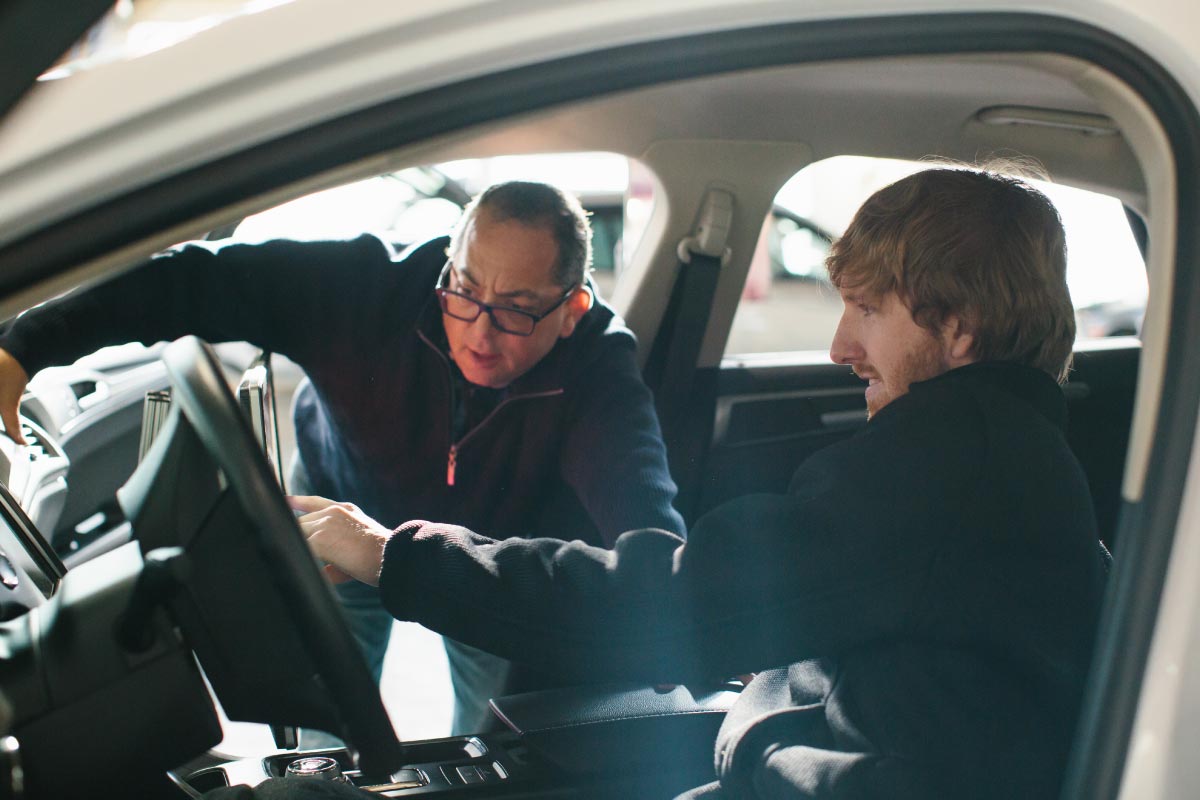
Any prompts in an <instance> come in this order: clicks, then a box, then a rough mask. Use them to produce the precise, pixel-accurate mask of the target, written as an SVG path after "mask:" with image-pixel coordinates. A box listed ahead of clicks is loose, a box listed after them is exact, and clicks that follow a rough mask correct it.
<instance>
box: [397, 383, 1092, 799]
mask: <svg viewBox="0 0 1200 800" xmlns="http://www.w3.org/2000/svg"><path fill="white" fill-rule="evenodd" d="M1064 418H1065V402H1064V399H1063V396H1062V392H1061V391H1060V389H1059V388H1058V387H1057V385H1056V384H1055V383H1054V381H1053V380H1052V379H1051V378H1049V377H1048V376H1047V375H1045V374H1044V373H1041V372H1038V371H1036V370H1032V369H1029V368H1026V367H1021V366H1016V365H1011V364H999V363H990V364H975V365H971V366H968V367H963V368H960V369H957V370H953V371H951V372H948V373H946V374H945V375H942V376H940V377H937V378H934V379H933V380H930V381H926V382H922V383H918V384H915V385H913V387H912V389H911V391H910V393H909V394H907V395H905V396H903V397H901V398H898V399H897V400H895V401H894V402H892V403H891V404H889V405H888V406H887V407H885V408H884V409H883V410H881V411H880V412H879V413H878V414H877V415H876V416H875V418H874V419H872V421H871V422H870V423H869V424H868V425H867V427H866V429H865V430H864V431H863V432H861V433H860V434H859V435H856V436H854V437H853V438H851V439H849V440H847V441H845V442H842V443H839V444H837V445H833V446H831V447H829V448H826V449H825V450H823V451H821V452H819V453H817V454H815V455H814V456H813V457H811V458H810V459H809V460H808V461H806V462H805V464H804V465H802V466H801V468H800V469H799V470H798V471H797V473H796V475H795V477H794V478H793V480H792V484H791V487H790V491H789V493H788V494H786V495H778V496H777V495H753V496H748V497H744V498H741V499H738V500H735V501H733V502H731V503H728V504H726V505H724V506H722V507H720V508H718V509H715V510H714V511H712V512H711V513H709V514H708V515H706V516H705V517H704V518H702V519H701V520H700V521H698V522H697V524H696V525H695V526H693V528H692V530H691V533H690V537H689V541H688V543H687V544H686V545H684V543H683V542H682V540H680V539H679V538H678V537H676V536H673V535H671V534H669V533H666V532H663V531H656V530H638V531H631V532H628V533H626V534H624V535H623V536H622V537H621V538H620V539H619V540H618V541H617V544H616V547H615V548H614V549H613V550H611V551H605V550H600V549H596V548H591V547H587V546H585V545H583V544H581V543H578V542H567V543H564V542H562V541H553V540H549V539H542V540H527V541H505V542H493V541H491V540H488V539H486V538H483V537H481V536H478V535H477V534H474V533H472V532H470V531H467V530H464V529H461V528H454V527H449V526H444V525H437V524H430V523H410V524H408V525H405V526H401V527H400V528H399V529H398V530H397V533H396V534H395V535H394V536H393V537H392V539H391V540H390V541H389V543H388V546H387V550H386V556H385V559H384V567H383V572H382V575H381V589H382V592H383V598H384V603H385V605H386V606H387V607H388V608H389V610H390V611H391V612H392V613H393V614H394V615H396V616H397V617H399V618H401V619H411V620H416V621H418V622H421V623H423V624H425V625H427V626H429V627H431V628H433V629H435V630H438V631H440V632H443V633H446V634H448V635H451V636H453V637H454V638H456V639H459V640H461V641H465V642H467V643H469V644H473V645H476V646H479V647H483V648H486V649H489V650H492V651H494V652H496V653H498V654H500V655H504V656H507V657H509V658H514V659H526V660H529V661H533V662H535V663H540V664H544V665H546V666H548V667H549V668H551V669H553V670H557V671H559V672H561V673H563V674H570V675H577V676H587V677H592V678H599V679H613V678H621V677H625V678H636V679H646V680H653V681H689V680H703V679H710V678H720V677H726V676H731V675H734V674H739V673H743V672H749V671H758V670H771V671H768V672H766V673H765V674H762V675H760V676H759V677H758V678H757V679H756V680H755V681H754V682H753V683H751V685H750V687H749V688H748V690H747V691H746V692H745V693H744V694H743V696H742V698H741V699H740V700H739V702H738V704H737V705H736V706H735V708H734V710H733V711H732V712H731V713H730V714H729V716H728V718H727V720H726V722H725V725H724V727H723V729H722V733H721V736H720V738H719V741H718V750H717V754H716V769H717V775H718V776H719V777H720V779H721V781H722V784H723V786H724V788H725V789H726V790H727V791H729V792H730V793H731V794H733V795H734V796H746V797H852V798H860V797H863V798H865V797H879V798H884V797H887V798H897V797H899V798H907V797H912V798H918V797H920V798H928V797H972V798H975V797H988V798H990V797H995V798H1013V797H1021V798H1042V797H1045V798H1049V797H1054V796H1056V793H1057V787H1058V784H1059V782H1060V780H1061V775H1062V770H1063V768H1064V765H1065V761H1066V756H1067V752H1068V748H1069V745H1070V739H1071V733H1072V727H1073V724H1074V719H1075V716H1076V714H1077V711H1078V708H1079V703H1080V699H1081V693H1082V688H1083V683H1084V678H1085V675H1086V671H1087V667H1088V663H1089V658H1090V649H1091V643H1092V639H1093V635H1094V633H1095V626H1096V620H1097V615H1098V609H1099V605H1100V598H1101V594H1102V592H1103V585H1104V576H1105V571H1106V560H1105V554H1104V553H1103V550H1102V548H1101V547H1100V546H1099V544H1098V541H1097V536H1096V526H1095V521H1094V518H1093V515H1092V510H1091V509H1092V505H1091V501H1090V498H1089V494H1088V489H1087V483H1086V481H1085V479H1084V475H1083V472H1082V470H1081V468H1080V466H1079V464H1078V462H1077V461H1076V460H1075V458H1074V456H1073V455H1072V454H1071V452H1070V450H1069V449H1068V447H1067V444H1066V442H1065V440H1064V438H1063V435H1062V425H1063V423H1064ZM450 587H453V589H452V590H451V588H450ZM789 665H790V666H789Z"/></svg>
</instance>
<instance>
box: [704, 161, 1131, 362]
mask: <svg viewBox="0 0 1200 800" xmlns="http://www.w3.org/2000/svg"><path fill="white" fill-rule="evenodd" d="M929 166H930V164H927V163H920V162H912V161H896V160H890V159H878V158H866V157H859V156H838V157H836V158H830V159H826V160H824V161H819V162H816V163H814V164H811V165H809V166H808V167H805V168H804V169H803V170H801V171H800V172H799V173H797V174H796V175H795V176H794V177H793V178H792V179H791V180H789V181H788V182H787V183H786V184H785V185H784V186H783V188H782V189H780V191H779V193H778V194H777V195H776V197H775V205H774V209H773V211H772V213H771V214H770V215H769V216H768V218H767V219H766V220H765V222H764V224H763V229H762V234H761V236H760V238H759V242H758V247H757V248H756V250H755V254H754V257H753V260H752V262H751V267H750V271H749V274H748V275H747V278H746V285H745V288H744V290H743V292H742V299H741V303H740V304H739V306H738V310H737V314H736V315H735V317H734V320H733V328H732V330H731V331H730V334H729V340H728V342H727V343H726V348H725V352H726V355H730V356H733V355H747V354H754V353H771V352H791V351H809V350H812V351H826V350H828V348H829V343H830V342H831V341H832V339H833V333H834V329H835V328H836V327H837V321H838V318H839V317H840V315H841V300H840V299H839V297H838V294H837V292H836V291H835V290H834V289H833V287H832V286H831V285H830V284H829V280H828V276H827V275H826V272H825V265H824V259H825V256H826V255H827V254H828V250H829V245H830V244H831V243H832V241H833V240H834V239H835V238H836V237H837V236H840V235H841V234H842V232H843V231H845V229H846V226H847V225H848V224H849V223H850V219H851V217H853V215H854V212H855V211H856V210H857V209H858V207H859V206H860V205H861V204H862V203H863V201H865V200H866V199H867V197H869V196H870V195H871V194H872V193H873V192H875V191H876V190H878V189H880V188H882V187H883V186H886V185H887V184H889V183H892V182H893V181H896V180H899V179H900V178H903V177H904V176H906V175H910V174H912V173H913V172H916V171H918V170H921V169H927V168H929ZM1031 183H1032V184H1034V185H1035V186H1036V187H1037V188H1038V189H1040V190H1041V191H1043V192H1045V193H1046V195H1047V196H1048V197H1049V198H1050V200H1051V201H1052V202H1053V203H1054V205H1055V207H1056V208H1057V209H1058V212H1059V215H1060V216H1061V217H1062V221H1063V227H1064V229H1065V230H1066V234H1067V284H1068V286H1069V287H1070V290H1071V298H1072V300H1073V301H1074V303H1075V309H1076V322H1077V326H1078V337H1077V338H1078V339H1089V338H1098V337H1104V336H1120V335H1136V334H1137V333H1138V332H1139V331H1140V329H1141V322H1142V315H1143V312H1144V310H1145V306H1146V294H1147V285H1146V268H1145V263H1144V262H1143V259H1142V255H1141V252H1140V251H1139V250H1138V247H1137V243H1136V240H1135V239H1134V237H1133V232H1132V230H1131V228H1130V226H1129V223H1128V220H1127V218H1126V216H1125V210H1124V208H1123V206H1122V205H1121V203H1120V201H1119V200H1117V199H1116V198H1113V197H1108V196H1105V195H1102V194H1097V193H1095V192H1088V191H1084V190H1082V189H1075V188H1071V187H1068V186H1059V185H1056V184H1053V183H1046V182H1043V181H1031Z"/></svg>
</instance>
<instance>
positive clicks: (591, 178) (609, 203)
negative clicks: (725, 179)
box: [232, 153, 653, 297]
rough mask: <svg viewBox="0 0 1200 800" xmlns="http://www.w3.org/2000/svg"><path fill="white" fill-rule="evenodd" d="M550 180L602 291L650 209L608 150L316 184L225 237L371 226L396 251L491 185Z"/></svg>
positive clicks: (428, 234)
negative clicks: (585, 217)
mask: <svg viewBox="0 0 1200 800" xmlns="http://www.w3.org/2000/svg"><path fill="white" fill-rule="evenodd" d="M509 180H532V181H544V182H546V183H551V184H554V185H556V186H559V187H561V188H562V189H564V190H566V191H568V192H571V193H572V194H574V195H575V196H576V197H578V198H579V201H580V203H582V205H583V207H584V209H585V210H587V211H588V213H589V216H590V219H591V224H592V250H593V260H592V267H593V270H594V271H593V274H592V277H593V280H594V281H595V283H596V285H597V287H598V288H599V290H600V294H601V296H605V297H608V296H611V293H612V290H613V288H614V286H615V285H616V280H617V277H618V275H620V273H621V270H622V268H623V267H624V266H625V263H626V259H627V257H628V256H629V254H631V253H632V252H633V248H634V247H635V246H636V245H637V242H638V241H639V240H640V238H641V234H642V232H643V231H644V230H645V227H646V223H647V220H648V219H649V216H650V206H651V201H652V197H651V191H652V189H651V187H652V186H653V181H651V180H649V178H648V176H647V175H646V171H645V167H642V166H641V165H640V164H637V163H636V162H633V161H631V160H630V159H627V158H625V157H624V156H619V155H616V154H613V153H554V154H546V155H522V156H503V157H497V158H486V159H469V160H462V161H453V162H447V163H443V164H436V165H431V166H428V167H415V168H410V169H405V170H400V171H399V172H394V173H388V174H385V175H377V176H375V177H372V178H367V179H365V180H361V181H356V182H354V183H349V184H345V185H343V186H337V187H334V188H331V189H325V190H322V191H319V192H314V193H312V194H309V195H306V196H304V197H300V198H297V199H296V200H292V201H290V202H287V203H284V204H282V205H279V206H276V207H275V208H271V209H268V210H267V211H263V212H261V213H259V214H255V215H253V216H250V217H247V218H246V219H245V220H243V221H242V222H241V223H240V224H239V225H238V226H237V227H236V229H235V230H234V232H233V235H232V238H233V239H235V240H237V241H242V242H263V241H268V240H270V239H299V240H308V241H311V240H318V239H344V238H352V237H355V236H358V235H360V234H362V233H372V234H374V235H376V236H378V237H380V238H381V239H383V240H385V241H387V242H390V243H391V244H392V246H394V247H395V248H396V249H397V251H402V250H404V249H405V248H407V247H410V246H412V245H414V244H420V243H421V242H424V241H426V240H428V239H431V238H433V237H435V236H441V235H443V234H447V233H449V232H450V231H451V230H453V228H454V225H455V224H456V223H457V222H458V219H459V217H460V216H461V214H462V209H463V207H464V206H466V204H467V203H468V202H469V201H470V199H471V197H473V196H474V195H476V194H478V193H479V192H481V191H483V190H484V189H485V188H487V187H488V186H490V185H491V184H493V183H498V182H501V181H509Z"/></svg>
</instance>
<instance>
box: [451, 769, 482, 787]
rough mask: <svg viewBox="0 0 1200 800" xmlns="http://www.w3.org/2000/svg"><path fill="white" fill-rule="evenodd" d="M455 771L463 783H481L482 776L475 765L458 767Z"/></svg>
mask: <svg viewBox="0 0 1200 800" xmlns="http://www.w3.org/2000/svg"><path fill="white" fill-rule="evenodd" d="M456 772H458V777H460V778H462V782H463V783H468V784H469V783H483V776H482V775H480V774H479V769H478V768H477V767H459V768H458V769H457V770H456Z"/></svg>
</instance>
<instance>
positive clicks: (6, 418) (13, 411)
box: [0, 348, 29, 444]
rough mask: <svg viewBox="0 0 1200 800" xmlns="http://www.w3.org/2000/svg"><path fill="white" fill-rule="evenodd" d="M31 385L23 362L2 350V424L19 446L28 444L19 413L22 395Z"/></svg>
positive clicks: (0, 393)
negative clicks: (22, 433)
mask: <svg viewBox="0 0 1200 800" xmlns="http://www.w3.org/2000/svg"><path fill="white" fill-rule="evenodd" d="M27 383H29V375H28V374H26V372H25V368H24V367H22V366H21V362H20V361H17V360H16V359H15V358H13V357H12V354H11V353H9V352H8V351H7V350H5V349H3V348H0V422H3V423H4V432H5V433H7V434H8V438H10V439H12V440H13V441H14V442H16V443H17V444H28V443H27V442H26V441H25V437H24V436H22V435H21V422H20V420H19V419H18V418H17V413H18V411H19V410H20V408H21V395H23V394H25V385H26V384H27Z"/></svg>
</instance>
